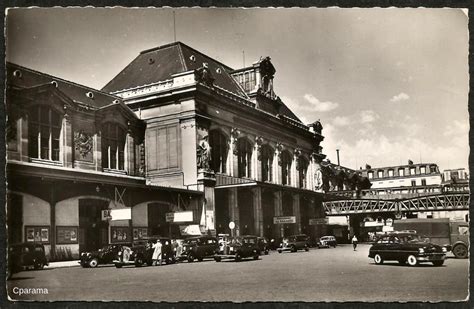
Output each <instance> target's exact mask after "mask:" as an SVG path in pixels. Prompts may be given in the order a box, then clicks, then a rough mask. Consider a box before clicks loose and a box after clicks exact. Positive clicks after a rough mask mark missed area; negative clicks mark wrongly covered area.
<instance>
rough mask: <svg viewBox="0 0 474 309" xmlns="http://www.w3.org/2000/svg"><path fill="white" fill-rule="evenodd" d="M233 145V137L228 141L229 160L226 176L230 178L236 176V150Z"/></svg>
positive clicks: (227, 161)
mask: <svg viewBox="0 0 474 309" xmlns="http://www.w3.org/2000/svg"><path fill="white" fill-rule="evenodd" d="M233 147H234V146H233V143H232V137H231V138H229V140H228V141H227V149H228V150H227V160H226V167H225V170H226V174H227V175H229V176H233V175H234V154H233V153H234V148H233Z"/></svg>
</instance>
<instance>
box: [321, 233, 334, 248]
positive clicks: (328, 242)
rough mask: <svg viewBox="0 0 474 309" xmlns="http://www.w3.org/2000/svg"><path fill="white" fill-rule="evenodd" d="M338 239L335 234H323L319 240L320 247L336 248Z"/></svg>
mask: <svg viewBox="0 0 474 309" xmlns="http://www.w3.org/2000/svg"><path fill="white" fill-rule="evenodd" d="M336 246H337V241H336V237H334V236H323V237H321V238H320V239H319V241H318V248H329V247H334V248H336Z"/></svg>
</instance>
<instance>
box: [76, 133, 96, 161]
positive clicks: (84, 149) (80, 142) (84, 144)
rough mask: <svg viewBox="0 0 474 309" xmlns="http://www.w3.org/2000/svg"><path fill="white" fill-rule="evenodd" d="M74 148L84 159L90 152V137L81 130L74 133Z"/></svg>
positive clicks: (91, 143) (91, 146)
mask: <svg viewBox="0 0 474 309" xmlns="http://www.w3.org/2000/svg"><path fill="white" fill-rule="evenodd" d="M74 147H75V149H76V150H77V151H79V154H80V155H81V157H82V158H83V159H84V158H85V157H86V156H87V155H88V154H89V153H91V152H92V149H93V142H92V136H91V135H90V134H88V133H86V132H84V131H83V130H80V131H76V132H74Z"/></svg>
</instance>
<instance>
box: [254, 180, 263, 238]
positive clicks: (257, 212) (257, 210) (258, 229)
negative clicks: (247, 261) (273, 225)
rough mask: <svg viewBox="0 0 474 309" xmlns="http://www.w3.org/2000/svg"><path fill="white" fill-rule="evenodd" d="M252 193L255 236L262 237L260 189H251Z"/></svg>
mask: <svg viewBox="0 0 474 309" xmlns="http://www.w3.org/2000/svg"><path fill="white" fill-rule="evenodd" d="M252 193H253V209H254V220H255V234H256V235H258V236H262V237H263V212H262V188H261V187H256V188H253V189H252Z"/></svg>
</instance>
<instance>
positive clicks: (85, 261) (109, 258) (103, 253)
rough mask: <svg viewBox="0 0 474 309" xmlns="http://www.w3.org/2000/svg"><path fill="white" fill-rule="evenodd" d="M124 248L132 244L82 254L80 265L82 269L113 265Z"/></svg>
mask: <svg viewBox="0 0 474 309" xmlns="http://www.w3.org/2000/svg"><path fill="white" fill-rule="evenodd" d="M123 246H130V244H116V245H107V246H104V247H103V248H101V249H99V250H97V251H91V252H82V253H81V256H80V258H81V259H80V261H79V264H81V266H82V267H91V268H94V267H97V266H98V265H99V264H112V263H113V261H114V259H115V258H116V257H117V254H118V253H119V251H121V250H122V247H123Z"/></svg>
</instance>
